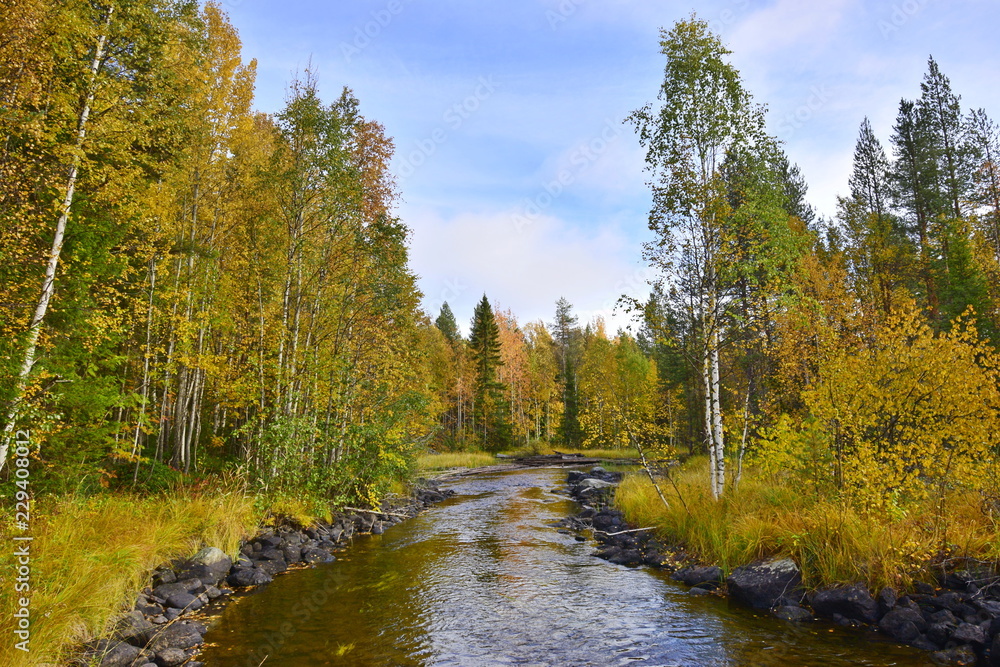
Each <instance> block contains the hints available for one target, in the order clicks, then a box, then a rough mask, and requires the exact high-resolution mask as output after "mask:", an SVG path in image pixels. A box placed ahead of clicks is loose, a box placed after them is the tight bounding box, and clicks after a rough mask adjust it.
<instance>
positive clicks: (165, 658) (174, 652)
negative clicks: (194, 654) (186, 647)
mask: <svg viewBox="0 0 1000 667" xmlns="http://www.w3.org/2000/svg"><path fill="white" fill-rule="evenodd" d="M187 659H188V656H187V653H185V652H184V651H183V650H182V649H179V648H165V649H163V650H162V651H157V652H156V660H155V662H156V664H157V665H159V667H177V665H182V664H184V662H185V661H186V660H187Z"/></svg>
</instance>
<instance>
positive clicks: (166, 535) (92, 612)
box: [0, 489, 264, 667]
mask: <svg viewBox="0 0 1000 667" xmlns="http://www.w3.org/2000/svg"><path fill="white" fill-rule="evenodd" d="M263 516H264V512H262V510H261V509H259V508H255V503H254V499H253V498H252V497H250V496H247V495H245V494H243V493H240V492H214V493H206V494H193V493H191V492H188V491H184V490H181V489H178V490H175V491H174V492H172V493H170V494H163V495H160V496H156V497H145V498H143V497H138V496H133V495H117V494H115V495H104V496H97V497H91V498H78V497H64V498H61V499H53V500H49V501H47V502H40V503H37V504H36V505H35V507H34V513H33V516H32V533H31V534H32V536H33V537H34V541H32V542H31V543H30V544H31V579H30V584H31V598H30V600H31V604H30V610H31V642H30V648H31V651H30V653H24V652H22V651H18V650H14V649H13V646H12V644H13V640H12V639H11V638H12V637H14V635H13V629H14V626H13V616H12V615H13V611H14V605H15V599H16V598H18V597H20V594H14V584H13V581H12V580H13V577H10V576H9V573H11V572H13V571H14V570H13V561H12V559H11V557H10V551H11V550H10V549H6V548H5V549H4V552H5V553H4V554H3V556H0V561H2V564H0V566H2V567H3V572H4V576H3V586H4V588H5V589H6V590H4V592H3V595H0V600H2V602H0V635H2V636H3V637H4V638H5V640H4V641H5V643H6V646H5V647H4V649H3V651H0V664H2V665H5V666H6V665H10V666H11V667H21V666H22V665H24V666H27V665H41V664H66V661H67V657H68V655H69V651H70V650H71V649H72V647H73V646H75V645H78V644H79V643H81V642H84V641H87V640H89V639H92V638H94V637H96V636H99V635H101V634H102V633H103V632H105V631H106V630H107V628H108V624H109V622H110V621H111V620H112V619H113V617H114V616H116V615H117V614H119V613H121V612H122V611H125V608H124V606H123V605H126V604H127V603H129V602H132V601H134V599H135V595H136V593H137V592H138V591H139V590H141V589H142V588H143V587H144V586H146V585H147V582H148V578H149V574H150V572H151V570H152V569H153V568H155V567H156V566H157V565H160V564H162V563H164V562H167V561H169V560H171V559H174V558H178V557H183V556H190V555H191V554H193V553H194V552H195V551H197V550H198V549H199V548H200V547H202V546H216V547H219V548H221V549H223V550H224V551H226V552H227V553H230V554H235V552H236V550H237V549H238V547H239V541H240V539H241V538H242V537H244V536H246V535H248V534H249V533H250V532H251V531H253V529H254V528H256V526H257V525H258V524H259V523H260V521H261V520H262V518H263ZM7 519H8V520H7V521H5V527H6V528H8V529H9V527H10V523H9V517H7ZM17 534H21V533H20V531H18V533H17ZM4 544H5V545H10V544H13V542H12V541H11V540H10V539H4Z"/></svg>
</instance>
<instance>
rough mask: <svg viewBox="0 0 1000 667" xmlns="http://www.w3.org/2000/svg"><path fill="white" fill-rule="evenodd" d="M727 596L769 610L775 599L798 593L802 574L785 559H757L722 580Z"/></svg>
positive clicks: (789, 560) (796, 595)
mask: <svg viewBox="0 0 1000 667" xmlns="http://www.w3.org/2000/svg"><path fill="white" fill-rule="evenodd" d="M726 584H727V586H728V588H729V596H730V597H731V598H732V599H734V600H736V601H737V602H740V603H742V604H745V605H747V606H750V607H753V608H754V609H770V608H771V607H773V606H774V604H775V602H776V601H777V600H778V598H781V597H787V598H794V597H798V596H799V595H800V586H801V584H802V575H801V573H800V572H799V567H798V565H796V564H795V562H794V561H792V560H791V559H788V558H783V559H780V560H778V559H776V560H761V561H757V562H755V563H751V564H750V565H745V566H743V567H738V568H736V569H735V570H733V572H732V574H730V575H729V578H728V579H726Z"/></svg>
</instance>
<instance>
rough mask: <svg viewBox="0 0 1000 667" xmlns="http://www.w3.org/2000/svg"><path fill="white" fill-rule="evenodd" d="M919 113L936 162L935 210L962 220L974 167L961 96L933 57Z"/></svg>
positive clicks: (920, 100) (919, 101) (928, 66)
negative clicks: (969, 154)
mask: <svg viewBox="0 0 1000 667" xmlns="http://www.w3.org/2000/svg"><path fill="white" fill-rule="evenodd" d="M917 113H918V114H919V116H920V117H921V118H922V119H923V122H924V123H925V126H926V131H927V134H928V138H929V146H930V149H931V155H932V158H933V159H934V161H935V162H936V167H937V169H936V171H937V174H938V182H937V183H936V189H937V195H938V196H937V198H936V201H938V202H939V205H940V210H938V211H935V212H936V213H939V214H942V215H945V216H946V217H950V218H954V219H956V220H957V219H959V218H961V217H962V215H963V209H964V206H965V202H966V201H967V200H968V193H969V190H970V184H971V172H972V170H971V168H970V162H969V159H968V152H967V151H966V150H965V142H964V139H963V134H964V131H963V123H962V107H961V98H960V97H959V96H958V95H956V94H955V93H954V92H952V90H951V82H950V81H949V80H948V77H946V76H945V75H944V74H942V73H941V70H940V69H939V68H938V64H937V62H935V60H934V58H933V57H932V58H929V59H928V61H927V74H925V75H924V80H923V82H922V83H921V84H920V99H919V100H918V101H917Z"/></svg>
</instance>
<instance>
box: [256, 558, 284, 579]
mask: <svg viewBox="0 0 1000 667" xmlns="http://www.w3.org/2000/svg"><path fill="white" fill-rule="evenodd" d="M257 569H259V570H263V571H264V572H267V573H268V574H269V575H271V576H272V577H273V576H274V575H276V574H278V573H279V572H284V571H285V570H287V569H288V563H286V562H285V559H284V558H280V559H278V560H261V561H257Z"/></svg>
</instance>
